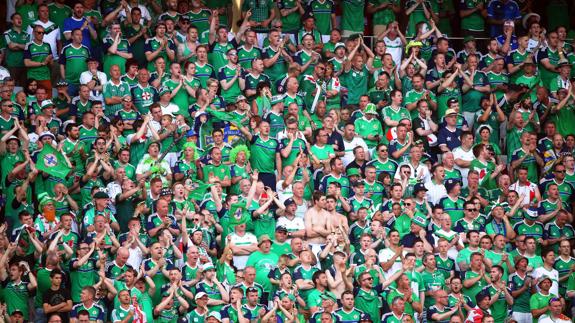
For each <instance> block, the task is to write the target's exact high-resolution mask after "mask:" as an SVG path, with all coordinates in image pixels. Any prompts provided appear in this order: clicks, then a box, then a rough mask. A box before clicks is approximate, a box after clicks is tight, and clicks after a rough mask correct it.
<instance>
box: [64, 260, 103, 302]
mask: <svg viewBox="0 0 575 323" xmlns="http://www.w3.org/2000/svg"><path fill="white" fill-rule="evenodd" d="M77 262H78V258H73V259H72V260H70V268H69V270H70V280H71V282H72V283H71V287H72V288H71V289H70V295H71V296H72V301H73V302H74V303H78V302H80V294H81V292H82V288H84V287H86V286H94V284H96V282H97V280H98V268H96V260H95V259H92V258H90V259H88V261H86V263H84V264H83V265H81V266H78V267H77V268H76V267H74V265H75V264H76V263H77Z"/></svg>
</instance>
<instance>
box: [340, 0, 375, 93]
mask: <svg viewBox="0 0 575 323" xmlns="http://www.w3.org/2000/svg"><path fill="white" fill-rule="evenodd" d="M356 1H357V0H356ZM361 10H362V12H363V9H361ZM361 26H362V30H363V23H362V25H361ZM368 78H369V71H368V69H367V67H366V66H365V65H364V66H363V68H362V69H361V70H359V71H358V70H356V69H354V68H351V69H350V70H349V71H348V72H345V71H344V72H343V73H342V74H341V76H340V81H341V84H342V85H344V86H345V87H346V88H347V89H348V91H349V92H348V99H347V103H348V104H358V103H359V98H360V96H362V95H364V94H365V93H367V90H368V88H367V85H368Z"/></svg>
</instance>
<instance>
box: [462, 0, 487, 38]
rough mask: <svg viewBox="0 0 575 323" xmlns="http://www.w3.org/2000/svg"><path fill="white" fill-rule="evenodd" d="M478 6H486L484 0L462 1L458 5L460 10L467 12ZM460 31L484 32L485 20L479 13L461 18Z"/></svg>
mask: <svg viewBox="0 0 575 323" xmlns="http://www.w3.org/2000/svg"><path fill="white" fill-rule="evenodd" d="M479 4H483V6H484V7H485V6H487V3H485V1H484V0H462V1H461V2H460V4H459V8H460V10H467V9H473V8H476V7H477V6H478V5H479ZM461 29H463V30H471V31H484V30H485V19H484V18H483V16H482V15H481V11H475V12H474V13H472V14H471V15H469V16H467V17H464V18H461Z"/></svg>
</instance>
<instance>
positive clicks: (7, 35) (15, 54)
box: [4, 28, 84, 71]
mask: <svg viewBox="0 0 575 323" xmlns="http://www.w3.org/2000/svg"><path fill="white" fill-rule="evenodd" d="M25 30H26V29H25V28H24V29H23V30H22V31H20V32H18V31H16V30H14V29H8V30H7V31H5V32H4V45H5V46H6V55H5V59H6V67H24V51H23V50H13V49H10V47H8V45H9V44H11V43H14V44H18V45H26V44H27V43H28V42H30V39H31V38H30V35H29V34H28V33H26V31H25ZM82 71H84V70H82Z"/></svg>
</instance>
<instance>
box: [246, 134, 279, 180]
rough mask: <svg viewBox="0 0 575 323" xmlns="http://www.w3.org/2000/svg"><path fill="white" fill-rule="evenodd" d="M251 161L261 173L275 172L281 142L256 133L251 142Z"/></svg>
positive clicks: (254, 167) (253, 167)
mask: <svg viewBox="0 0 575 323" xmlns="http://www.w3.org/2000/svg"><path fill="white" fill-rule="evenodd" d="M250 151H251V154H250V163H251V166H252V169H257V170H258V171H259V172H260V173H273V172H275V162H276V154H278V153H279V142H278V141H277V140H276V139H274V138H268V139H267V140H264V139H262V137H261V136H259V135H256V136H254V137H253V138H252V141H251V142H250Z"/></svg>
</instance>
